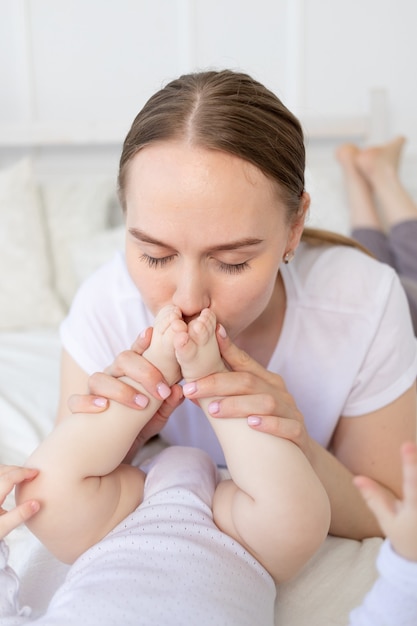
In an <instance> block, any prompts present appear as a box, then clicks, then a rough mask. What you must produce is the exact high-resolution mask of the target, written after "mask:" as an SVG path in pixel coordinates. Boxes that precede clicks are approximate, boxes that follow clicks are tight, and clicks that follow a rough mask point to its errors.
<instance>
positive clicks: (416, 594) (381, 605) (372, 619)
mask: <svg viewBox="0 0 417 626" xmlns="http://www.w3.org/2000/svg"><path fill="white" fill-rule="evenodd" d="M401 454H402V463H403V500H396V499H395V498H394V497H393V496H391V495H387V493H386V492H385V491H384V490H383V489H382V488H381V487H380V485H378V484H377V483H376V482H375V481H373V480H371V479H370V478H366V477H364V476H358V477H356V478H355V479H354V482H355V484H356V486H357V487H358V488H359V490H360V491H361V493H362V495H363V497H364V499H365V500H366V502H367V504H368V506H369V508H370V509H371V511H373V513H374V514H375V516H376V518H377V519H378V522H379V524H380V526H381V528H382V530H383V531H384V533H385V534H386V535H387V539H386V540H385V543H384V544H383V546H382V549H381V552H380V554H379V557H378V561H377V566H378V570H379V574H380V576H379V578H378V579H377V581H376V582H375V584H374V586H373V587H372V589H371V591H370V592H369V593H368V594H367V596H366V597H365V599H364V601H363V603H362V604H361V606H359V607H358V608H356V609H355V610H354V611H353V612H352V613H351V616H350V622H349V626H362V625H364V626H380V624H384V625H386V626H399V624H401V626H415V624H417V445H416V444H415V443H406V444H404V445H403V447H402V449H401Z"/></svg>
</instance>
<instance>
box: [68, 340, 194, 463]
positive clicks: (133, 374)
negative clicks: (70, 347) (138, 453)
mask: <svg viewBox="0 0 417 626" xmlns="http://www.w3.org/2000/svg"><path fill="white" fill-rule="evenodd" d="M151 338H152V328H148V329H146V330H145V331H144V332H143V333H141V334H140V335H139V337H138V338H137V339H136V341H135V343H134V344H133V346H132V348H131V350H125V351H124V352H122V353H121V354H119V356H118V357H116V359H115V361H114V362H113V363H112V364H111V365H110V366H109V367H108V368H106V370H105V372H97V373H95V374H93V375H92V376H90V378H89V381H88V384H89V392H90V393H89V395H72V396H71V397H70V398H69V400H68V406H69V409H70V411H71V412H72V413H100V412H101V411H104V410H106V408H107V407H108V403H109V400H114V401H116V402H119V403H120V404H123V405H125V406H128V407H130V408H133V409H138V410H140V409H141V408H145V406H146V405H147V404H148V399H147V397H146V396H145V395H143V394H140V393H138V391H137V389H135V388H134V387H130V385H128V384H127V383H125V382H123V381H122V380H120V378H121V377H123V376H128V377H129V378H131V379H132V380H135V381H137V382H138V383H140V384H141V385H142V386H143V387H144V388H145V389H146V391H147V392H149V393H150V394H151V395H153V396H154V397H155V398H157V399H159V400H163V402H162V404H161V406H160V408H159V410H158V411H157V412H156V413H155V415H154V416H153V418H152V419H151V420H150V421H149V422H148V423H147V424H146V426H145V428H144V429H143V430H142V431H141V432H140V433H139V435H138V437H137V440H136V442H135V449H138V447H139V446H141V445H143V444H144V443H146V441H148V440H149V439H151V438H152V437H153V436H154V435H157V434H158V433H159V432H160V431H161V429H162V428H163V427H164V426H165V424H166V422H167V420H168V418H169V416H170V415H171V413H172V411H173V410H174V409H176V408H177V407H178V406H179V405H180V404H181V402H182V401H183V399H184V398H183V393H182V388H181V386H180V385H173V386H172V387H169V386H168V383H167V381H166V380H165V378H164V377H163V376H162V374H161V372H160V371H159V370H158V369H157V368H156V367H154V366H153V365H152V364H151V363H149V361H147V360H146V359H145V358H143V357H142V354H143V353H144V351H145V350H146V349H147V348H148V347H149V344H150V342H151ZM129 456H130V455H129Z"/></svg>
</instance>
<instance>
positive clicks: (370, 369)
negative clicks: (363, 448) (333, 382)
mask: <svg viewBox="0 0 417 626" xmlns="http://www.w3.org/2000/svg"><path fill="white" fill-rule="evenodd" d="M387 269H389V268H387ZM378 298H379V300H380V301H379V303H378V304H379V306H378V307H375V308H376V312H375V319H374V320H373V326H374V330H373V333H371V336H370V340H369V343H368V346H367V349H366V351H365V353H364V358H363V361H362V364H361V367H360V369H359V371H358V374H357V376H356V379H355V381H354V384H353V387H352V390H351V393H350V394H349V398H348V400H347V403H346V405H345V407H344V411H343V415H344V416H347V417H349V416H350V417H354V416H357V415H363V414H364V413H368V412H371V411H374V410H376V409H378V408H380V407H382V406H385V405H386V404H388V403H390V402H392V401H393V400H395V399H396V398H398V397H399V396H400V395H401V394H402V393H404V392H405V391H406V390H407V389H409V387H410V386H411V385H412V384H413V383H414V382H415V380H416V377H417V340H416V338H415V336H414V332H413V327H412V323H411V317H410V313H409V309H408V303H407V299H406V296H405V293H404V290H403V288H402V286H401V283H400V281H399V278H398V276H397V275H396V273H395V272H394V271H392V272H391V279H390V280H384V281H381V288H380V290H379V294H378ZM378 311H379V313H378Z"/></svg>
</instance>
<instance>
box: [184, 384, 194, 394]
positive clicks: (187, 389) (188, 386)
mask: <svg viewBox="0 0 417 626" xmlns="http://www.w3.org/2000/svg"><path fill="white" fill-rule="evenodd" d="M182 391H183V393H184V395H185V396H192V395H193V393H195V392H196V391H197V385H196V384H195V383H185V385H183V388H182Z"/></svg>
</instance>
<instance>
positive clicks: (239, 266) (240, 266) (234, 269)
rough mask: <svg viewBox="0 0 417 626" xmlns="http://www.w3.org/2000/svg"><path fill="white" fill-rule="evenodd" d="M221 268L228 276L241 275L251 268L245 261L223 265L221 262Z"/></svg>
mask: <svg viewBox="0 0 417 626" xmlns="http://www.w3.org/2000/svg"><path fill="white" fill-rule="evenodd" d="M219 267H220V269H221V270H222V272H226V273H227V274H240V273H241V272H244V271H245V270H246V269H248V267H249V263H248V262H247V261H244V262H243V263H235V264H232V263H222V262H221V261H219Z"/></svg>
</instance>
